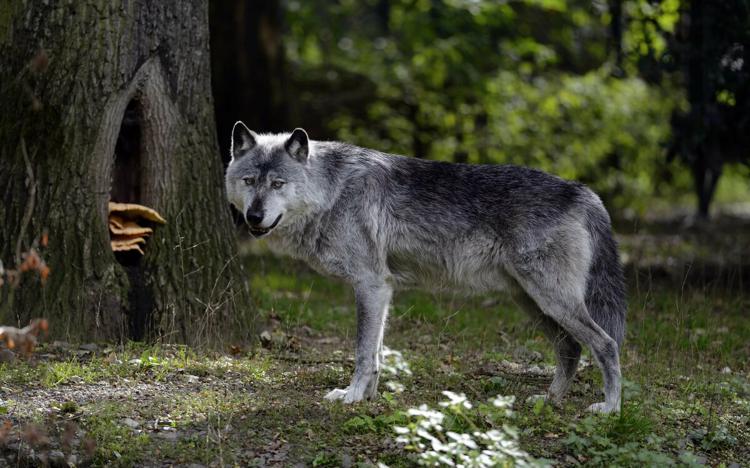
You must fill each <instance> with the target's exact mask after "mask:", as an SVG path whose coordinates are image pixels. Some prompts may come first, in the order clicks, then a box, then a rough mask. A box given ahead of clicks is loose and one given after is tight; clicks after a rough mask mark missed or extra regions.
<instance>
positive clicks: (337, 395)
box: [323, 388, 347, 401]
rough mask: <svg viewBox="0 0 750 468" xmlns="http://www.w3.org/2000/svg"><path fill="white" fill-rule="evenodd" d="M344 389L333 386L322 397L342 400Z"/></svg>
mask: <svg viewBox="0 0 750 468" xmlns="http://www.w3.org/2000/svg"><path fill="white" fill-rule="evenodd" d="M346 390H347V389H345V388H334V389H333V390H331V391H330V392H328V393H327V394H326V396H324V397H323V398H325V399H326V400H328V401H336V400H343V399H344V397H345V396H346Z"/></svg>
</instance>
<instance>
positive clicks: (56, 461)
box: [47, 450, 67, 465]
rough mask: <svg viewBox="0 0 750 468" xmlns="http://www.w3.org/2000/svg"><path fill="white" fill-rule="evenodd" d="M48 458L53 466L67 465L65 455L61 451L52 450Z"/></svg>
mask: <svg viewBox="0 0 750 468" xmlns="http://www.w3.org/2000/svg"><path fill="white" fill-rule="evenodd" d="M47 456H48V457H49V461H50V462H51V463H52V464H53V465H62V464H67V463H66V462H65V454H64V453H62V452H61V451H60V450H51V451H50V452H49V454H48V455H47Z"/></svg>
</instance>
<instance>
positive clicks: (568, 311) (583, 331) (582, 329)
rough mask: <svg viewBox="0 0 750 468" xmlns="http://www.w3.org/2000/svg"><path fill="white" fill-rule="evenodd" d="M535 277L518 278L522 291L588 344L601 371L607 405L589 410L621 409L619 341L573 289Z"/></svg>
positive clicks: (596, 405)
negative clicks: (605, 329)
mask: <svg viewBox="0 0 750 468" xmlns="http://www.w3.org/2000/svg"><path fill="white" fill-rule="evenodd" d="M535 276H536V275H533V274H532V275H528V276H520V277H518V278H517V280H518V281H519V283H520V284H521V286H522V287H523V289H524V290H525V291H526V293H527V294H528V295H529V297H531V298H532V299H533V300H534V301H535V302H536V303H537V304H538V305H539V308H540V309H541V310H542V312H543V313H544V314H545V315H547V316H548V317H550V318H551V319H553V320H554V321H555V322H556V323H558V324H559V325H560V326H561V327H562V328H563V329H565V331H567V332H568V333H570V335H571V336H572V337H573V338H575V339H576V340H577V341H579V342H580V343H583V344H585V345H587V346H588V347H589V348H590V349H591V352H592V354H593V355H594V359H596V362H597V364H598V365H599V367H600V368H601V371H602V377H603V380H604V402H602V403H595V404H593V405H591V406H590V407H589V410H591V411H596V412H602V413H609V412H612V411H619V410H620V390H621V388H620V353H619V348H618V346H617V342H616V341H615V340H613V339H612V338H611V337H610V336H609V335H607V333H606V332H605V331H604V330H602V328H601V327H600V326H599V325H597V324H596V322H594V320H593V319H592V318H591V316H590V315H589V312H588V310H587V309H586V304H585V303H584V300H583V297H578V296H579V295H578V294H576V293H575V292H574V291H573V290H566V288H564V287H563V288H560V287H559V284H557V285H556V287H553V286H552V285H553V284H555V282H543V281H538V280H536V278H535Z"/></svg>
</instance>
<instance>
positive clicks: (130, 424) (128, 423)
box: [122, 418, 141, 429]
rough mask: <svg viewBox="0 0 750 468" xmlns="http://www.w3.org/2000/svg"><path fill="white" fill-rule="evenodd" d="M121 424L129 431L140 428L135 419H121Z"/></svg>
mask: <svg viewBox="0 0 750 468" xmlns="http://www.w3.org/2000/svg"><path fill="white" fill-rule="evenodd" d="M122 423H123V424H124V425H126V426H128V427H129V428H131V429H138V428H139V427H141V423H139V422H138V421H136V420H135V419H131V418H125V419H123V420H122Z"/></svg>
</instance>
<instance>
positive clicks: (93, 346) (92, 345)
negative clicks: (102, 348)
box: [79, 343, 99, 353]
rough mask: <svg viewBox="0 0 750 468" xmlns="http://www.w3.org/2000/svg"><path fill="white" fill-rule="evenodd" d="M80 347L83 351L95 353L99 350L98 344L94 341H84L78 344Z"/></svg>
mask: <svg viewBox="0 0 750 468" xmlns="http://www.w3.org/2000/svg"><path fill="white" fill-rule="evenodd" d="M79 348H80V349H82V350H84V351H91V352H92V353H95V352H96V351H98V350H99V346H98V345H97V344H96V343H86V344H82V345H81V346H79Z"/></svg>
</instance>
